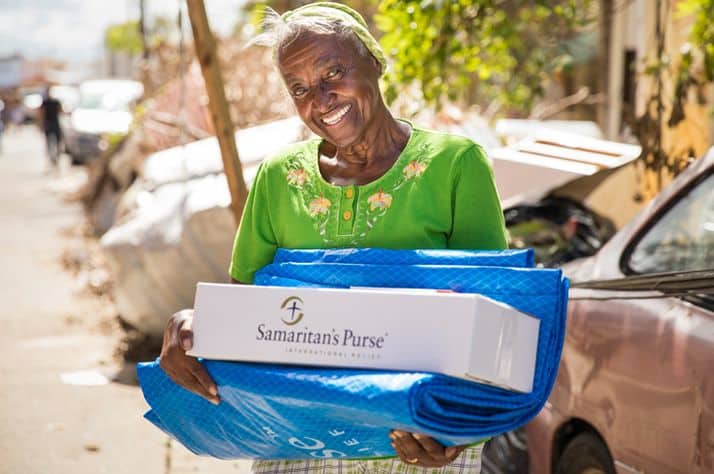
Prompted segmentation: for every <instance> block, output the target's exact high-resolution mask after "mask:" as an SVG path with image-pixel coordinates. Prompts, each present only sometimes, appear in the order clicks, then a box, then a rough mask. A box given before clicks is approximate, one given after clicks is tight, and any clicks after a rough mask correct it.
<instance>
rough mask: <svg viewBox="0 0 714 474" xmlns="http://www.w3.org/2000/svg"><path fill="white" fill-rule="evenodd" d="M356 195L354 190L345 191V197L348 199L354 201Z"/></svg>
mask: <svg viewBox="0 0 714 474" xmlns="http://www.w3.org/2000/svg"><path fill="white" fill-rule="evenodd" d="M354 195H355V192H354V190H353V189H352V188H347V190H346V191H345V197H346V198H347V199H352V197H353V196H354Z"/></svg>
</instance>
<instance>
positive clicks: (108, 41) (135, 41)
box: [104, 20, 141, 54]
mask: <svg viewBox="0 0 714 474" xmlns="http://www.w3.org/2000/svg"><path fill="white" fill-rule="evenodd" d="M104 44H105V45H106V47H107V48H108V49H109V50H111V51H123V52H127V53H129V54H139V53H141V34H140V33H139V22H138V21H137V20H134V21H127V22H126V23H120V24H116V25H111V26H109V27H107V30H106V32H105V34H104Z"/></svg>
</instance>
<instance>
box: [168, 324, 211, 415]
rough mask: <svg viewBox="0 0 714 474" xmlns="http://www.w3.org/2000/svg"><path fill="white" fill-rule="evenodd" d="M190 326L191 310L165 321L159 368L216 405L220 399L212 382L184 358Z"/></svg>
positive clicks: (190, 339)
mask: <svg viewBox="0 0 714 474" xmlns="http://www.w3.org/2000/svg"><path fill="white" fill-rule="evenodd" d="M192 323H193V311H192V310H184V311H179V312H178V313H175V314H174V315H173V316H171V318H169V321H168V323H167V324H166V329H165V330H164V341H163V345H162V347H161V356H160V357H159V365H160V366H161V368H162V369H164V372H166V374H167V375H168V376H169V377H170V378H171V380H173V381H174V382H176V383H177V384H179V385H181V386H182V387H184V388H186V389H187V390H190V391H192V392H194V393H196V394H198V395H200V396H202V397H204V398H205V399H206V400H208V401H210V402H211V403H214V404H218V403H219V402H220V398H219V396H218V389H217V387H216V383H215V382H214V381H213V379H211V376H210V375H209V374H208V372H206V369H205V368H204V367H203V365H201V364H200V363H199V362H198V361H197V360H196V359H195V358H193V357H189V356H187V355H186V350H188V349H190V347H191V345H192V343H193V329H192Z"/></svg>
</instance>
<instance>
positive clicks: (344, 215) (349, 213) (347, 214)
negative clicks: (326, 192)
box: [342, 211, 352, 221]
mask: <svg viewBox="0 0 714 474" xmlns="http://www.w3.org/2000/svg"><path fill="white" fill-rule="evenodd" d="M342 218H343V219H344V220H346V221H348V220H350V219H351V218H352V211H345V212H343V213H342Z"/></svg>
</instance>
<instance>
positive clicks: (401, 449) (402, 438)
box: [389, 430, 431, 467]
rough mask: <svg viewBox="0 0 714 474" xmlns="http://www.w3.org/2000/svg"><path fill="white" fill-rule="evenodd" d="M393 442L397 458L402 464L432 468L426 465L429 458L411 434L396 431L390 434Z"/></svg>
mask: <svg viewBox="0 0 714 474" xmlns="http://www.w3.org/2000/svg"><path fill="white" fill-rule="evenodd" d="M389 438H390V439H391V440H392V447H393V448H394V450H395V451H396V452H397V456H399V459H401V460H402V462H404V463H407V464H414V465H418V466H424V467H431V466H430V465H429V464H426V463H425V461H427V460H428V459H427V458H428V456H427V453H426V451H424V449H423V448H422V447H421V444H419V442H417V440H415V439H414V438H413V437H412V435H411V434H409V433H407V432H404V431H397V430H394V431H392V432H391V433H390V434H389Z"/></svg>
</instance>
